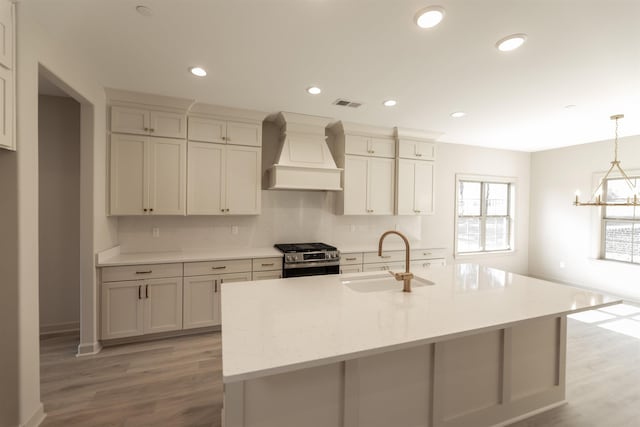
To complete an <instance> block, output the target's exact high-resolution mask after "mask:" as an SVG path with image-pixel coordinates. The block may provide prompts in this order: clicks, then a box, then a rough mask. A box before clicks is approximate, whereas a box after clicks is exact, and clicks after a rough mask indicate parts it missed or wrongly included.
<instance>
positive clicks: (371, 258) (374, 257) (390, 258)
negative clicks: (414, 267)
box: [364, 251, 405, 264]
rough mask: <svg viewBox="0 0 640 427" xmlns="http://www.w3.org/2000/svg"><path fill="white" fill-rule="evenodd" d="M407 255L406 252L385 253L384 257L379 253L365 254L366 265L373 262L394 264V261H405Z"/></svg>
mask: <svg viewBox="0 0 640 427" xmlns="http://www.w3.org/2000/svg"><path fill="white" fill-rule="evenodd" d="M404 259H405V255H404V251H383V252H382V256H381V257H379V256H378V252H365V254H364V263H365V264H369V263H372V262H386V263H389V262H394V261H404Z"/></svg>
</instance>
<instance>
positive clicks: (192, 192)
mask: <svg viewBox="0 0 640 427" xmlns="http://www.w3.org/2000/svg"><path fill="white" fill-rule="evenodd" d="M188 157H189V163H188V169H189V179H188V184H187V187H188V190H187V192H188V197H187V199H188V209H187V213H188V214H189V215H257V214H259V213H260V206H261V190H262V187H261V179H260V172H261V167H262V162H261V149H260V148H259V147H242V146H233V145H220V144H210V143H201V142H193V141H189V155H188Z"/></svg>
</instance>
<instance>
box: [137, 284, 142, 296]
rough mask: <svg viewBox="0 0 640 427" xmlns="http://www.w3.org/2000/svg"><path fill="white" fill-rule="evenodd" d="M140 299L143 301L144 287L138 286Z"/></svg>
mask: <svg viewBox="0 0 640 427" xmlns="http://www.w3.org/2000/svg"><path fill="white" fill-rule="evenodd" d="M138 299H142V285H140V286H138Z"/></svg>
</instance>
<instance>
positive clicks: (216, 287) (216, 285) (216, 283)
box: [213, 280, 218, 294]
mask: <svg viewBox="0 0 640 427" xmlns="http://www.w3.org/2000/svg"><path fill="white" fill-rule="evenodd" d="M213 282H214V285H213V286H214V292H215V293H216V294H217V293H218V281H217V280H214V281H213Z"/></svg>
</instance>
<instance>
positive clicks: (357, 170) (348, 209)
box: [342, 156, 368, 215]
mask: <svg viewBox="0 0 640 427" xmlns="http://www.w3.org/2000/svg"><path fill="white" fill-rule="evenodd" d="M367 160H368V159H367V158H366V157H359V156H345V161H344V194H343V196H342V197H344V214H345V215H365V214H367V209H368V208H367Z"/></svg>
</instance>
